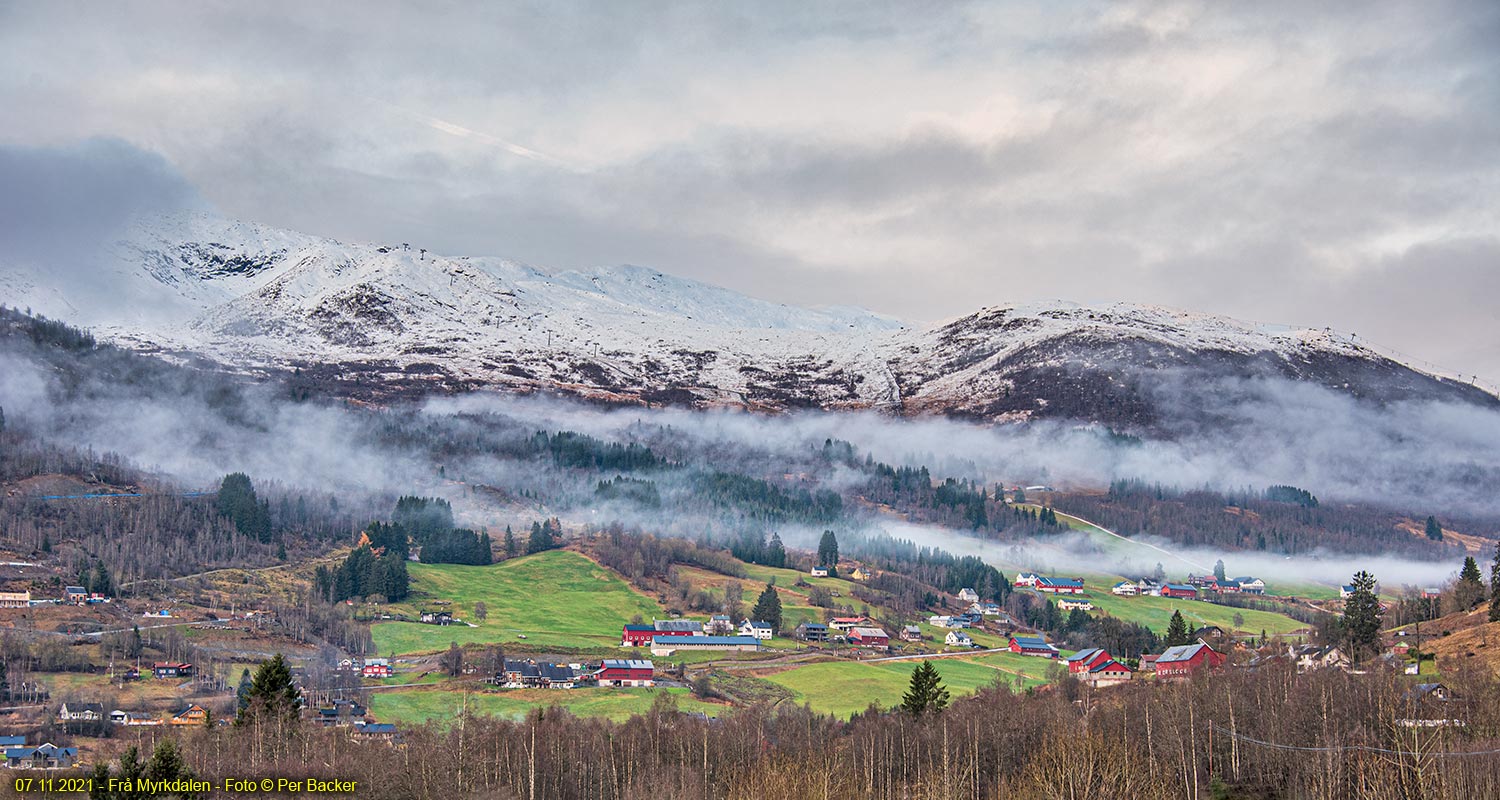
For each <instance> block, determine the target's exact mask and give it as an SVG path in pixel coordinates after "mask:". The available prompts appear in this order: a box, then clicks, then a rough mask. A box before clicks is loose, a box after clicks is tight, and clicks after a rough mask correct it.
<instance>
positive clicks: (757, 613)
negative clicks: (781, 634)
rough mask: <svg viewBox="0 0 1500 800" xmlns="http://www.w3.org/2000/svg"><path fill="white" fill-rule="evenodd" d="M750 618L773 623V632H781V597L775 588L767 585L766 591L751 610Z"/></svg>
mask: <svg viewBox="0 0 1500 800" xmlns="http://www.w3.org/2000/svg"><path fill="white" fill-rule="evenodd" d="M750 618H751V619H753V620H756V621H757V622H769V623H771V630H774V631H780V630H781V596H780V595H778V594H776V587H775V586H772V585H771V584H769V583H768V584H766V589H765V591H763V592H761V593H760V597H759V598H757V599H756V601H755V608H753V609H751V610H750Z"/></svg>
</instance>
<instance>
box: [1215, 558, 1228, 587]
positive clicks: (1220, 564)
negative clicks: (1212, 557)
mask: <svg viewBox="0 0 1500 800" xmlns="http://www.w3.org/2000/svg"><path fill="white" fill-rule="evenodd" d="M1224 575H1225V574H1224V559H1222V558H1221V559H1219V560H1218V561H1215V562H1214V578H1215V579H1216V580H1218V581H1219V582H1220V583H1223V582H1224V581H1226V580H1228V578H1226V577H1225V576H1224Z"/></svg>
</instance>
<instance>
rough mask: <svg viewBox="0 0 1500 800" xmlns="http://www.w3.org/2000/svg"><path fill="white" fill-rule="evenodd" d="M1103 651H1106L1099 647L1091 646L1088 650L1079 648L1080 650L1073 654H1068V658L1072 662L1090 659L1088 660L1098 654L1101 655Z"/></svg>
mask: <svg viewBox="0 0 1500 800" xmlns="http://www.w3.org/2000/svg"><path fill="white" fill-rule="evenodd" d="M1102 652H1104V651H1103V650H1100V649H1099V648H1097V647H1090V648H1089V649H1087V650H1079V651H1078V652H1076V653H1074V654H1073V655H1071V656H1068V659H1067V660H1068V661H1070V662H1072V661H1088V660H1090V659H1092V658H1093V657H1094V656H1097V655H1099V654H1100V653H1102Z"/></svg>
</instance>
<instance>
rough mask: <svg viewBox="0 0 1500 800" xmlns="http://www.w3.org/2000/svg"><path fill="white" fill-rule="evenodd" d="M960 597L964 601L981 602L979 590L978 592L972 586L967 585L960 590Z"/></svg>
mask: <svg viewBox="0 0 1500 800" xmlns="http://www.w3.org/2000/svg"><path fill="white" fill-rule="evenodd" d="M958 599H959V601H960V602H963V603H977V602H979V592H976V591H974V590H973V589H972V588H970V587H968V586H965V587H964V588H962V589H959V590H958Z"/></svg>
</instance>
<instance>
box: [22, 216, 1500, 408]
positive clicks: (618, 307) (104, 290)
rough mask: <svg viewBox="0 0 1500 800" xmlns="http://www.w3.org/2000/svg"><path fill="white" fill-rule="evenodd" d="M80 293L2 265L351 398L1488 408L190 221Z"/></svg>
mask: <svg viewBox="0 0 1500 800" xmlns="http://www.w3.org/2000/svg"><path fill="white" fill-rule="evenodd" d="M0 259H3V254H0ZM90 275H91V277H90V279H88V280H85V281H80V280H78V279H77V278H73V279H69V280H64V279H62V278H60V277H59V276H57V275H56V274H54V273H52V272H50V271H49V270H46V269H43V268H39V267H35V266H30V265H25V264H11V263H6V262H4V261H3V260H0V301H3V302H5V303H7V304H10V305H14V306H26V307H31V308H33V309H35V310H37V311H39V312H40V313H44V314H47V315H49V316H55V317H58V318H61V319H65V320H67V321H70V322H73V323H75V324H83V325H88V326H91V327H92V328H93V329H94V330H95V332H96V333H97V334H99V335H101V336H103V337H105V338H108V339H112V340H114V341H116V342H119V343H122V344H126V345H128V346H131V347H135V348H138V349H142V350H151V351H159V352H162V353H166V354H194V355H197V356H203V357H207V358H210V359H213V360H215V361H218V362H220V363H222V364H225V365H228V366H231V367H234V368H238V369H246V370H255V371H266V372H284V371H293V370H295V371H297V372H298V373H299V374H300V375H301V376H302V378H301V379H302V380H305V381H310V382H315V383H319V384H322V385H323V386H324V388H328V389H331V390H336V391H342V392H346V393H352V394H362V395H370V396H381V395H391V394H396V393H410V392H420V391H455V390H464V389H472V388H479V387H495V388H503V389H511V390H519V391H534V390H547V391H562V392H567V393H574V394H579V395H585V396H591V397H598V398H601V399H606V400H614V401H623V402H649V403H675V404H690V405H698V406H706V405H742V406H746V407H751V408H759V409H771V410H780V409H789V408H802V407H821V408H883V409H889V410H892V411H897V412H912V413H918V412H930V413H946V414H956V415H962V416H968V417H974V418H982V419H1016V418H1027V417H1066V418H1074V419H1080V420H1088V421H1097V422H1104V423H1109V424H1114V425H1125V426H1136V427H1145V426H1154V425H1158V424H1159V423H1160V422H1161V421H1162V417H1163V414H1164V413H1166V412H1165V409H1166V408H1167V407H1168V406H1170V405H1171V399H1170V398H1168V397H1165V396H1164V393H1165V392H1170V391H1171V390H1170V387H1171V386H1174V385H1178V384H1180V383H1181V382H1182V381H1183V380H1187V381H1188V382H1190V383H1193V384H1196V385H1201V384H1202V383H1203V382H1204V381H1206V380H1210V379H1214V378H1219V377H1255V376H1279V377H1285V378H1292V379H1296V380H1307V381H1313V382H1316V383H1319V384H1322V385H1325V386H1330V387H1334V388H1337V389H1339V390H1340V391H1346V392H1349V393H1351V394H1354V395H1357V396H1361V397H1366V398H1370V399H1372V400H1376V401H1392V400H1403V399H1410V398H1424V397H1452V398H1455V399H1464V400H1469V401H1472V402H1481V403H1495V402H1496V401H1495V398H1493V397H1491V396H1490V395H1488V394H1485V393H1483V392H1481V391H1479V390H1477V389H1474V388H1473V387H1468V386H1465V385H1462V384H1459V383H1457V382H1453V381H1449V380H1446V379H1442V378H1438V377H1435V376H1431V375H1428V374H1425V373H1421V372H1418V371H1415V370H1413V369H1410V368H1408V367H1406V366H1403V365H1401V364H1399V363H1397V362H1394V361H1391V360H1389V359H1386V358H1384V357H1382V356H1380V355H1379V354H1377V353H1374V352H1372V351H1370V350H1368V349H1366V348H1365V347H1362V346H1361V345H1359V344H1357V343H1356V342H1355V341H1354V340H1353V339H1352V338H1350V337H1346V336H1343V335H1340V334H1337V333H1334V332H1331V331H1328V330H1296V329H1269V328H1265V327H1258V326H1254V325H1248V324H1245V323H1240V322H1237V321H1234V320H1230V319H1225V318H1222V317H1214V316H1209V315H1203V314H1192V313H1186V312H1180V311H1173V310H1169V309H1163V308H1156V307H1146V306H1130V305H1112V306H1108V307H1103V308H1087V307H1082V306H1076V305H1071V304H1063V303H1035V304H1028V305H1008V306H998V307H993V308H985V309H983V310H981V311H979V312H977V313H975V314H972V315H969V316H966V317H963V318H961V319H957V320H953V321H951V322H947V323H945V324H941V325H937V326H921V325H911V324H906V323H903V322H901V321H900V320H895V319H892V318H889V317H884V316H880V315H877V314H873V313H871V312H868V311H864V310H860V309H855V308H848V307H840V308H825V309H809V308H801V307H796V306H788V305H783V304H778V303H772V302H767V301H764V300H758V299H754V298H751V297H747V296H744V295H741V294H738V293H736V292H732V291H730V290H727V289H723V288H720V287H716V286H710V285H707V284H703V283H699V282H696V281H691V280H685V279H682V278H677V277H673V276H671V275H666V274H664V273H661V272H658V271H655V270H651V269H647V268H643V267H633V266H621V267H609V268H603V269H597V270H592V271H588V272H575V271H567V272H557V273H550V272H546V271H544V270H540V269H537V268H534V267H531V266H528V265H525V264H520V263H516V262H513V261H506V260H502V259H492V258H450V257H445V256H438V255H434V254H432V253H427V252H424V251H422V250H420V249H418V248H415V247H410V246H407V245H404V244H401V243H392V244H385V245H364V244H346V243H342V242H337V241H333V240H329V239H322V238H317V237H312V236H306V235H302V234H298V233H292V232H288V231H283V230H277V229H273V228H268V227H265V226H260V225H255V224H250V223H244V222H238V221H233V220H227V219H223V218H221V217H216V216H212V215H207V214H183V215H175V216H167V217H160V218H152V219H150V220H143V221H141V222H140V223H139V224H138V225H137V226H136V227H134V228H133V229H132V230H131V231H130V232H129V233H128V234H127V235H126V236H124V237H123V238H121V240H120V241H118V242H116V243H115V244H114V245H113V246H112V248H111V249H110V252H109V254H108V256H107V257H106V258H105V259H104V264H103V266H101V267H99V269H97V270H96V271H94V272H92V273H90Z"/></svg>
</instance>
